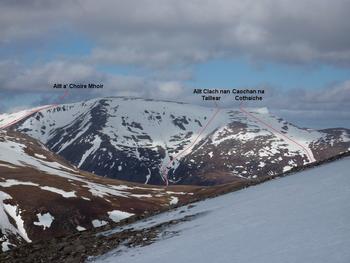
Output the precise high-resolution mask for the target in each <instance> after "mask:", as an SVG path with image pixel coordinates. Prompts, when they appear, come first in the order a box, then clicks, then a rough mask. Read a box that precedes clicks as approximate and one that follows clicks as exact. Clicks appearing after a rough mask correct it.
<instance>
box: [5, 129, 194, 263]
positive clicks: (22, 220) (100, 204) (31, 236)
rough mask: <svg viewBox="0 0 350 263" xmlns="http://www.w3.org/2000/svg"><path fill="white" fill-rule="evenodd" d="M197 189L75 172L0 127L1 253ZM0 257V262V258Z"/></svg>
mask: <svg viewBox="0 0 350 263" xmlns="http://www.w3.org/2000/svg"><path fill="white" fill-rule="evenodd" d="M199 190H200V188H196V187H183V186H174V187H170V188H167V189H164V188H159V187H150V186H144V185H138V184H133V183H128V182H121V181H118V180H113V179H108V178H102V177H99V176H95V175H93V174H91V173H88V172H83V171H81V170H78V169H77V168H76V167H74V166H72V165H70V164H69V163H68V162H66V161H65V160H64V159H63V158H61V157H60V156H57V155H56V154H54V153H52V152H50V151H49V150H48V149H47V148H46V146H44V145H43V144H42V143H40V142H38V141H36V140H35V139H32V138H30V137H29V136H27V135H23V134H20V133H18V132H15V131H5V130H3V131H0V251H1V250H2V251H5V250H8V249H10V248H12V247H14V246H17V245H19V244H21V243H26V242H31V241H36V240H45V239H49V238H52V237H55V236H60V235H68V234H73V233H78V232H79V231H83V230H85V229H91V228H94V227H98V226H102V225H106V224H108V223H112V222H118V221H120V220H122V219H124V218H127V217H130V216H133V215H136V216H139V215H142V214H143V213H150V212H155V211H159V210H162V209H165V208H167V207H169V206H171V205H175V204H177V203H179V204H180V203H182V202H188V201H190V200H191V198H193V197H195V196H197V194H196V192H197V191H199ZM0 261H1V260H0Z"/></svg>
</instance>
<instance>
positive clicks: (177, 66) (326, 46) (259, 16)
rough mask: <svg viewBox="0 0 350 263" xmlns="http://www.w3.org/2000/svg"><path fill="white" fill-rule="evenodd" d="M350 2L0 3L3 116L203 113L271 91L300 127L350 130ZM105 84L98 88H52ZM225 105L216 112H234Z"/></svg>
mask: <svg viewBox="0 0 350 263" xmlns="http://www.w3.org/2000/svg"><path fill="white" fill-rule="evenodd" d="M349 11H350V1H348V0H334V1H326V0H293V1H291V0H290V1H287V0H259V1H253V0H240V1H238V0H216V1H209V0H186V1H183V0H177V1H170V0H138V1H134V0H128V1H120V0H100V1H92V0H84V1H82V0H81V1H80V0H62V1H52V0H45V1H44V0H26V1H24V0H0V95H1V97H0V112H13V111H16V110H20V109H23V108H28V107H32V106H37V105H42V104H50V103H56V102H62V103H63V102H75V101H80V100H85V99H89V98H96V97H105V96H134V97H143V98H153V99H166V100H176V101H185V102H189V103H195V104H200V105H205V106H212V104H208V103H204V102H203V101H201V98H200V97H199V96H194V95H193V89H194V88H210V89H220V88H224V89H233V88H236V89H246V88H248V89H257V88H259V89H264V90H265V91H266V93H265V96H264V100H263V101H262V102H259V103H255V102H254V103H247V105H246V106H247V107H267V108H269V109H270V110H271V112H273V113H275V114H277V115H280V116H282V117H284V118H286V119H287V120H289V121H291V122H294V123H296V124H298V125H300V126H304V127H305V126H306V127H314V128H327V127H335V126H336V127H338V126H343V127H348V128H350V121H349V120H350V34H348V32H350V23H349V21H348V13H349ZM55 83H77V84H79V83H82V84H86V83H96V84H98V83H101V84H103V85H104V88H103V89H102V90H101V89H99V90H70V91H69V96H66V97H65V98H64V100H61V101H60V100H59V97H60V96H62V93H63V91H61V90H54V89H53V88H52V86H53V85H54V84H55ZM237 106H238V102H236V101H235V100H234V99H233V97H225V99H224V100H223V101H221V102H220V107H237Z"/></svg>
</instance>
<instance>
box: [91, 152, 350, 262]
mask: <svg viewBox="0 0 350 263" xmlns="http://www.w3.org/2000/svg"><path fill="white" fill-rule="evenodd" d="M349 167H350V158H349V157H348V158H344V159H342V160H338V161H335V162H332V163H329V164H325V165H322V166H319V167H317V168H313V169H309V170H306V171H303V172H300V173H298V174H295V175H293V176H288V177H285V178H281V179H277V180H272V181H270V182H267V183H264V184H261V185H257V186H254V187H250V188H247V189H244V190H241V191H238V192H234V193H229V194H226V195H223V196H220V197H217V198H213V199H208V200H205V201H202V202H198V203H194V204H192V205H191V206H184V207H179V208H177V209H176V210H173V211H170V212H167V213H163V214H160V215H157V216H154V217H152V218H149V219H147V220H143V221H139V222H135V223H133V224H131V225H128V226H125V227H122V228H120V227H119V228H115V229H113V230H111V231H104V232H102V233H101V234H102V235H104V236H106V237H108V236H113V235H115V234H116V233H118V232H119V233H122V232H123V231H124V232H125V231H128V229H130V230H131V231H135V232H137V231H140V232H141V233H143V235H144V236H146V237H147V238H146V239H145V240H144V241H143V242H141V243H140V242H138V243H137V245H136V244H134V243H131V244H130V243H123V244H121V245H120V246H118V247H117V248H115V249H114V250H112V251H110V252H108V253H106V254H104V255H101V256H99V257H90V260H88V261H87V262H95V263H112V262H120V263H124V262H125V263H126V262H127V263H153V262H161V261H166V262H168V263H178V262H203V263H207V262H220V263H231V262H240V263H266V262H269V263H280V262H290V263H291V262H318V263H329V262H337V263H348V262H350V250H349V247H350V228H349V218H350V203H349V199H350V191H349V189H350V176H349V171H348V170H349ZM151 233H155V235H152V234H151Z"/></svg>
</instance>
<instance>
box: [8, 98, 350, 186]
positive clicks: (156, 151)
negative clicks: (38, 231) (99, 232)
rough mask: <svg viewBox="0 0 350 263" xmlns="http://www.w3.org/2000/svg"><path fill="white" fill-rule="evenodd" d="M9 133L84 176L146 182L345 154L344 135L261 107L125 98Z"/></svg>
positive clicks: (269, 169) (347, 138) (259, 170)
mask: <svg viewBox="0 0 350 263" xmlns="http://www.w3.org/2000/svg"><path fill="white" fill-rule="evenodd" d="M9 119H11V118H7V121H9ZM12 127H13V128H15V129H16V130H17V131H21V132H24V133H26V134H28V135H29V136H31V137H33V138H36V139H38V140H40V141H41V142H42V143H44V144H45V145H46V146H47V147H48V148H49V149H51V150H52V151H54V152H56V153H58V154H59V155H61V156H62V157H64V158H65V159H66V160H68V161H69V162H70V163H72V164H73V165H75V166H77V167H79V168H80V169H82V170H86V171H90V172H92V173H94V174H97V175H100V176H104V177H110V178H117V179H122V180H127V181H133V182H140V183H148V184H164V182H166V181H168V180H169V182H170V183H173V184H175V183H177V184H200V185H213V184H220V183H226V182H232V181H236V180H242V178H247V179H249V178H256V177H261V176H267V175H269V176H271V175H276V174H280V173H283V172H285V171H288V170H290V169H292V168H293V167H295V166H302V165H305V164H308V163H311V162H314V161H315V160H317V161H319V160H323V159H326V158H329V157H332V156H335V155H337V154H339V153H342V152H347V151H349V149H350V130H348V129H340V128H338V129H325V130H312V129H305V128H298V127H296V126H294V125H292V124H290V123H288V122H286V121H284V120H283V119H281V118H278V117H276V116H273V115H272V114H270V113H269V112H268V110H267V109H244V108H238V109H226V108H225V109H218V108H207V107H201V106H195V105H190V104H184V103H175V102H168V101H155V100H144V99H134V98H124V97H111V98H102V99H93V100H89V101H86V102H81V103H73V104H64V105H59V106H54V107H50V108H44V109H42V110H40V111H39V112H36V113H33V114H32V115H30V116H29V117H26V118H24V119H23V120H22V121H20V122H18V123H17V124H15V125H13V126H12Z"/></svg>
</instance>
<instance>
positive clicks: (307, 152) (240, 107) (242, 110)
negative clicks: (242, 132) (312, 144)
mask: <svg viewBox="0 0 350 263" xmlns="http://www.w3.org/2000/svg"><path fill="white" fill-rule="evenodd" d="M239 109H240V110H241V112H243V113H245V114H246V115H248V116H250V117H251V118H253V119H255V120H256V121H258V122H260V123H262V124H264V125H265V126H267V127H268V128H270V129H271V130H273V131H274V132H276V133H278V134H279V135H281V136H282V137H284V138H286V139H288V140H290V141H291V142H293V143H295V144H296V145H298V146H299V147H300V148H302V149H303V151H304V152H305V153H306V155H307V157H308V159H309V161H310V162H311V160H312V158H311V154H310V153H309V151H308V149H306V148H305V147H304V146H303V145H301V144H300V143H299V142H297V141H296V140H294V139H292V138H290V137H288V136H287V135H285V134H283V133H282V132H280V131H279V130H277V129H275V128H274V127H272V126H271V125H270V124H268V123H266V122H264V121H263V120H261V119H259V118H258V117H256V116H254V115H253V114H251V113H249V112H248V111H246V110H245V109H243V106H242V103H241V105H240V106H239Z"/></svg>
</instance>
